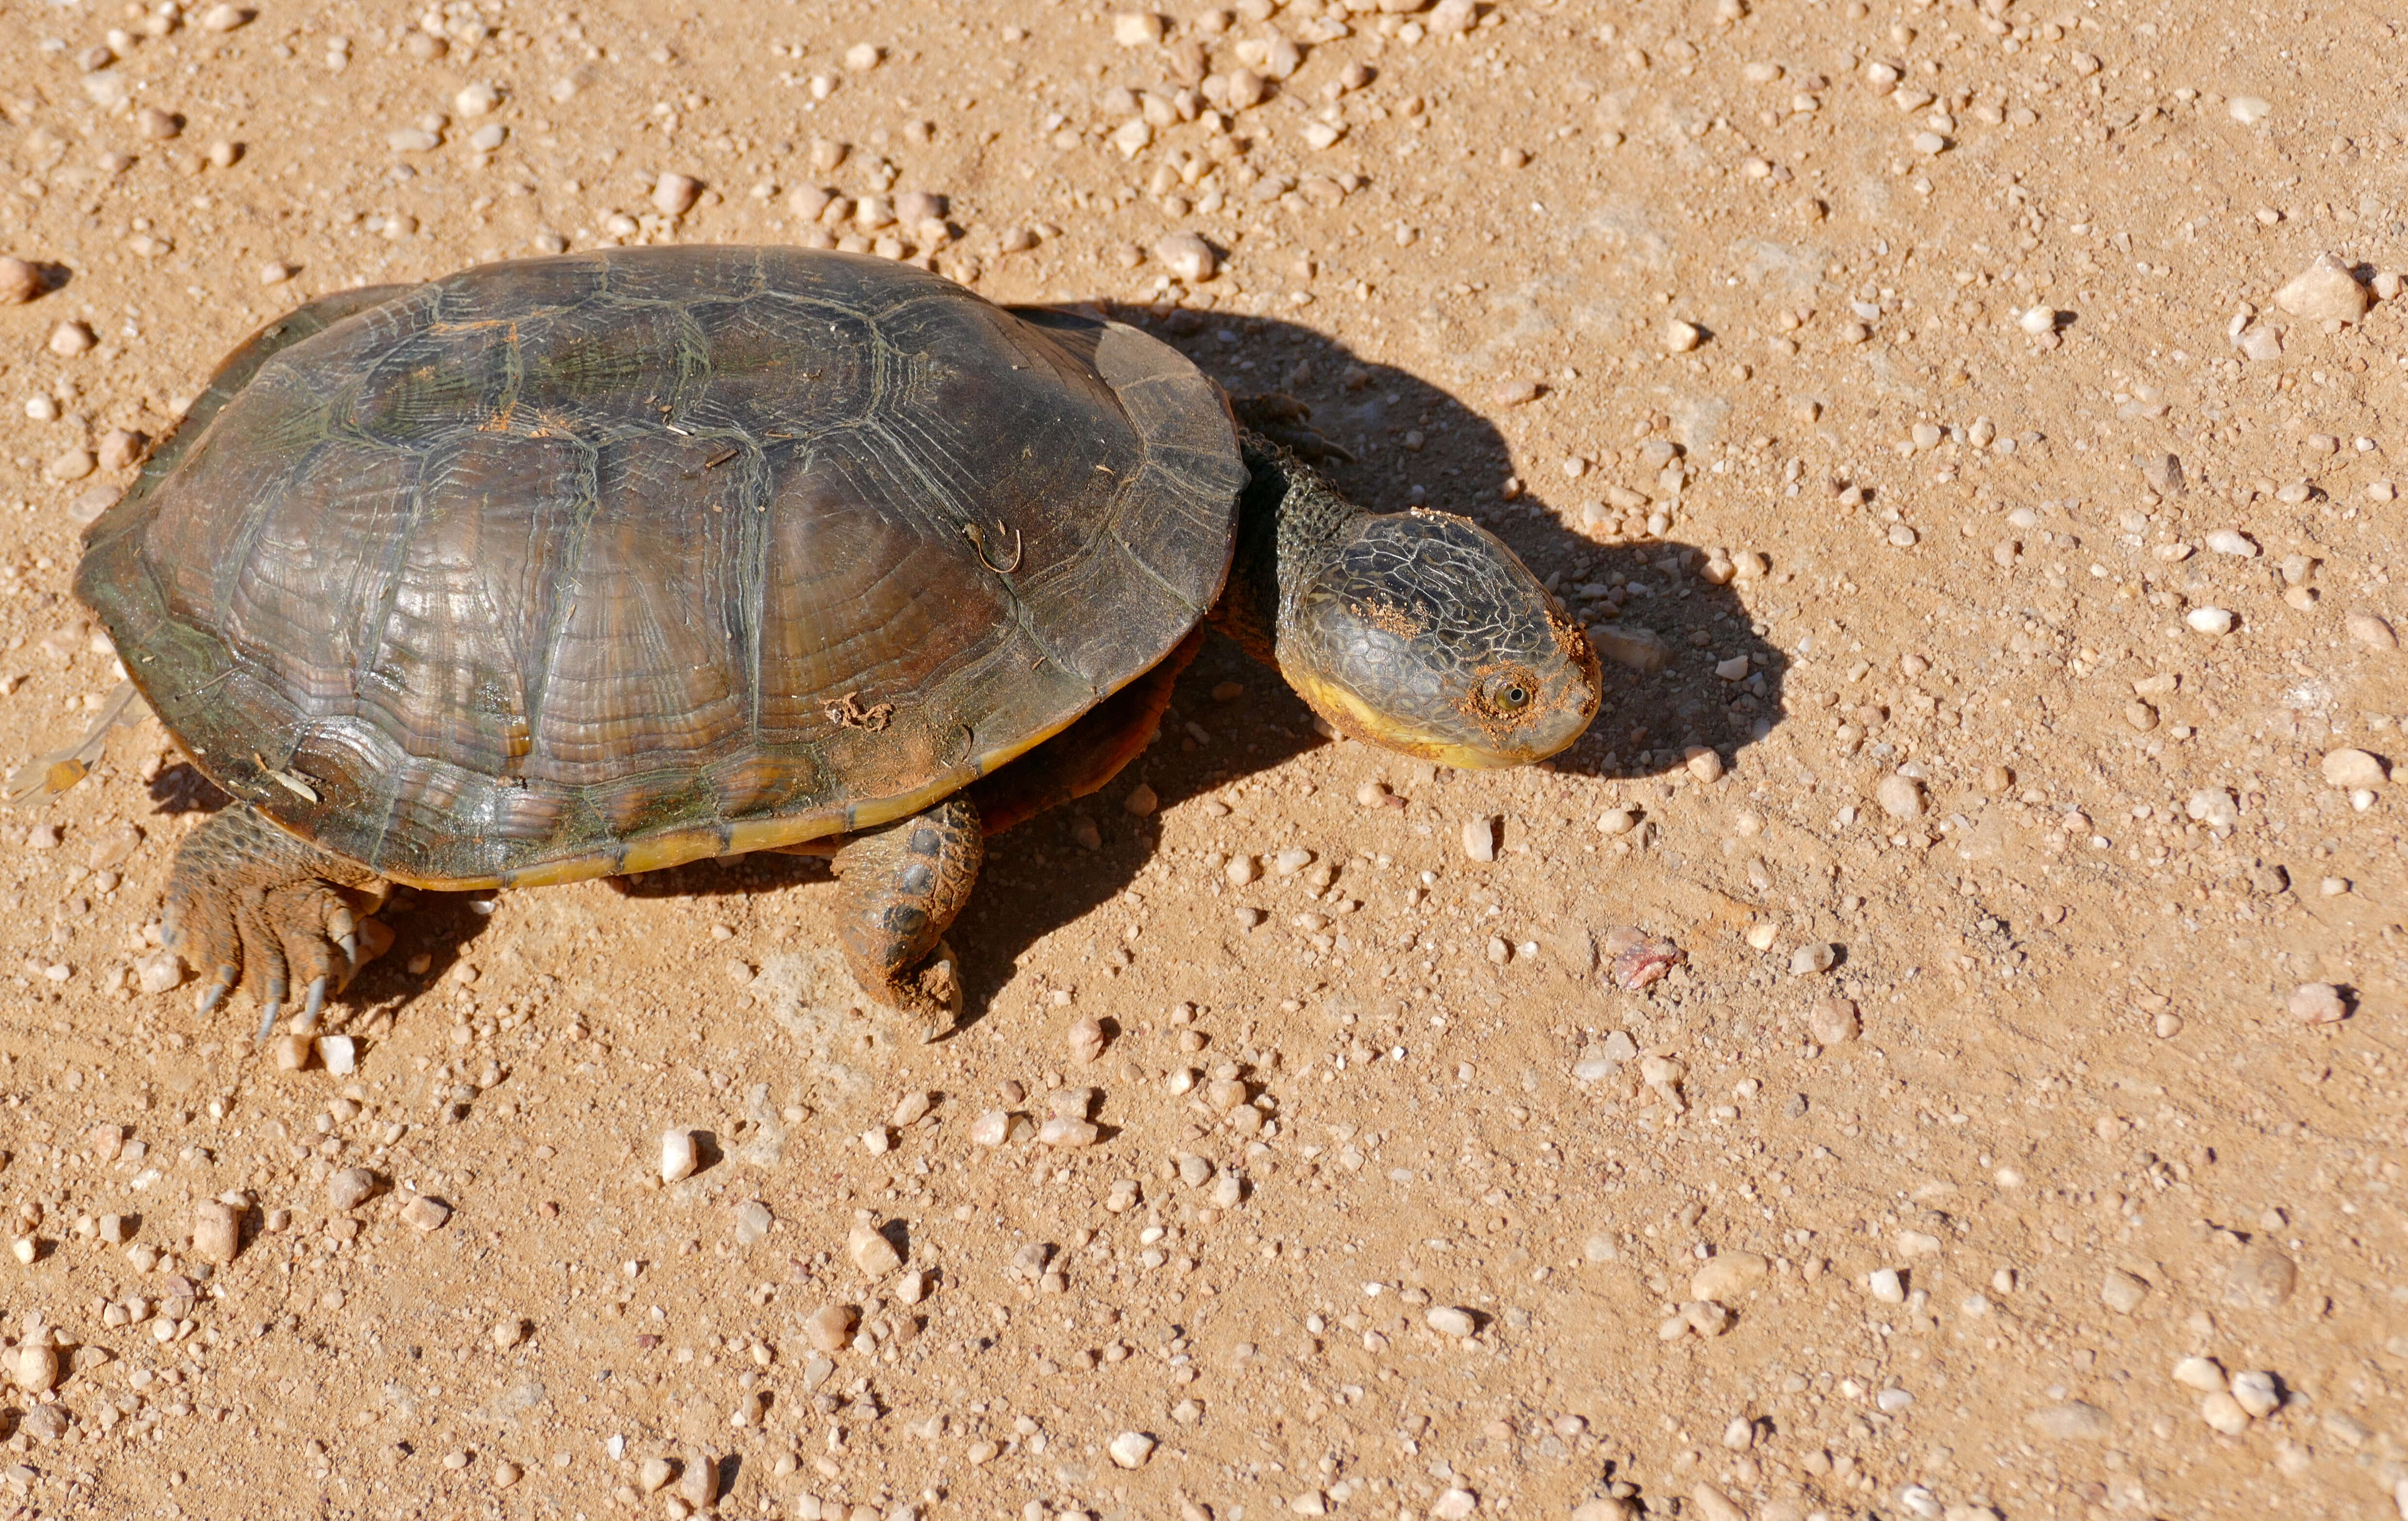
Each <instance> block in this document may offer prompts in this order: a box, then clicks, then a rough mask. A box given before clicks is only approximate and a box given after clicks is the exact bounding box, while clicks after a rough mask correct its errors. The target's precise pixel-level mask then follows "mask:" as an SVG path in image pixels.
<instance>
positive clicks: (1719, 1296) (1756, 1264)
mask: <svg viewBox="0 0 2408 1521" xmlns="http://www.w3.org/2000/svg"><path fill="white" fill-rule="evenodd" d="M1771 1271H1772V1264H1771V1263H1770V1262H1769V1261H1767V1260H1765V1259H1764V1258H1763V1257H1761V1256H1757V1255H1756V1253H1754V1252H1725V1253H1723V1254H1722V1255H1720V1256H1713V1257H1709V1258H1708V1259H1707V1260H1706V1265H1705V1266H1704V1267H1702V1268H1699V1270H1697V1272H1696V1273H1694V1274H1692V1275H1691V1276H1690V1279H1689V1297H1690V1298H1691V1299H1713V1300H1717V1301H1720V1302H1722V1303H1726V1304H1727V1303H1729V1302H1730V1301H1731V1300H1733V1299H1738V1298H1739V1297H1740V1296H1741V1295H1742V1294H1744V1293H1746V1292H1747V1291H1748V1290H1749V1289H1752V1288H1755V1287H1756V1286H1757V1285H1758V1284H1762V1283H1763V1282H1764V1281H1765V1280H1766V1279H1767V1278H1768V1277H1769V1276H1770V1274H1771Z"/></svg>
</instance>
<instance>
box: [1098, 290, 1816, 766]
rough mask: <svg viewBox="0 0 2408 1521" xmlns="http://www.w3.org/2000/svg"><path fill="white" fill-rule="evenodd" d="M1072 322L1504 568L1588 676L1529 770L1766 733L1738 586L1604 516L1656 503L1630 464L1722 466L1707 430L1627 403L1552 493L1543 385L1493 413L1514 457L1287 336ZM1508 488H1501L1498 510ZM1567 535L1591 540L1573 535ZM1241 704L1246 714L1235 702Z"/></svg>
mask: <svg viewBox="0 0 2408 1521" xmlns="http://www.w3.org/2000/svg"><path fill="white" fill-rule="evenodd" d="M1081 310H1084V311H1087V312H1090V313H1095V312H1100V313H1102V314H1103V315H1108V316H1111V317H1112V318H1114V319H1116V320H1118V321H1122V322H1126V323H1131V324H1132V325H1135V326H1139V327H1141V328H1143V329H1145V330H1146V331H1148V332H1150V333H1153V334H1154V336H1156V337H1160V338H1162V339H1164V340H1165V341H1167V342H1168V343H1170V344H1171V345H1172V346H1173V347H1175V348H1177V349H1179V350H1180V351H1181V352H1183V353H1185V354H1186V355H1187V356H1188V357H1189V358H1190V359H1192V360H1194V361H1195V362H1196V364H1197V366H1198V367H1199V368H1201V369H1202V370H1203V371H1204V372H1205V373H1206V374H1208V375H1210V376H1211V377H1212V379H1213V380H1216V381H1218V382H1219V383H1220V384H1221V385H1222V387H1223V388H1224V389H1226V390H1227V391H1228V392H1229V393H1230V394H1231V395H1250V394H1257V393H1266V392H1272V393H1280V394H1283V395H1288V396H1292V397H1294V398H1295V399H1296V400H1297V401H1298V402H1301V403H1303V404H1304V406H1305V408H1306V409H1308V410H1309V414H1310V415H1309V418H1308V420H1307V425H1308V426H1309V427H1310V428H1311V429H1312V431H1314V432H1317V433H1319V434H1320V435H1322V436H1323V438H1326V440H1327V441H1328V442H1330V443H1332V444H1335V445H1336V446H1338V448H1339V449H1340V450H1341V451H1343V452H1344V453H1345V454H1347V455H1351V456H1352V458H1351V459H1345V458H1332V459H1329V460H1326V461H1325V462H1323V464H1322V466H1321V467H1322V469H1323V470H1324V471H1325V473H1326V474H1327V475H1328V476H1329V477H1330V479H1331V481H1333V482H1334V483H1335V484H1336V485H1337V486H1338V487H1339V488H1340V490H1341V491H1342V492H1344V493H1345V494H1346V495H1348V496H1349V497H1350V498H1351V499H1352V500H1354V501H1355V502H1357V503H1360V504H1361V505H1362V506H1364V507H1366V508H1369V509H1373V510H1375V511H1396V510H1399V509H1405V508H1411V507H1428V508H1435V509H1439V510H1441V511H1446V512H1454V513H1458V514H1460V515H1462V516H1464V517H1468V518H1470V519H1472V520H1473V521H1474V522H1476V523H1478V524H1480V525H1481V526H1483V527H1484V528H1486V529H1488V530H1489V531H1490V532H1491V533H1494V534H1495V535H1497V537H1498V538H1500V539H1502V540H1504V542H1505V543H1506V544H1507V546H1509V547H1510V548H1512V550H1513V552H1515V553H1516V554H1518V555H1520V556H1521V558H1522V560H1523V563H1524V564H1526V565H1527V566H1528V567H1530V568H1531V570H1532V571H1533V572H1535V573H1536V574H1537V575H1538V577H1539V578H1540V579H1541V581H1545V582H1546V583H1547V585H1548V587H1549V589H1550V590H1552V591H1554V592H1555V594H1556V595H1557V596H1558V597H1560V598H1561V599H1562V600H1563V601H1564V602H1565V604H1566V605H1567V607H1568V608H1569V609H1570V611H1571V612H1572V613H1573V615H1574V616H1575V618H1576V619H1578V620H1579V621H1581V622H1584V623H1585V624H1587V625H1588V626H1589V628H1590V630H1591V632H1592V635H1593V636H1594V637H1596V639H1597V641H1598V646H1599V655H1600V660H1599V665H1600V667H1601V668H1602V670H1603V674H1604V696H1603V700H1602V701H1601V702H1600V704H1599V705H1598V717H1597V720H1596V721H1595V722H1594V723H1592V724H1591V725H1589V730H1588V733H1587V734H1585V735H1584V736H1583V737H1582V738H1581V739H1580V740H1579V741H1578V742H1577V743H1575V744H1574V745H1572V746H1571V747H1570V749H1568V750H1566V751H1564V752H1563V753H1560V754H1558V755H1555V756H1554V757H1553V758H1551V759H1549V760H1547V761H1544V762H1541V765H1542V766H1543V767H1544V768H1547V769H1549V770H1553V771H1555V772H1559V773H1563V774H1567V775H1571V776H1585V777H1596V778H1616V779H1638V778H1645V777H1650V776H1656V775H1660V774H1663V773H1665V772H1669V771H1670V770H1672V769H1674V768H1678V767H1680V766H1682V765H1683V764H1684V761H1685V760H1686V758H1687V757H1688V755H1689V754H1690V753H1691V752H1692V751H1694V750H1695V749H1697V748H1699V747H1706V748H1711V749H1713V750H1714V751H1716V752H1718V753H1720V754H1721V756H1722V758H1723V760H1724V761H1725V762H1726V763H1730V762H1734V761H1736V760H1737V759H1738V758H1739V756H1740V754H1741V753H1742V752H1743V751H1745V750H1746V749H1747V748H1748V747H1750V746H1752V745H1754V744H1756V742H1757V741H1759V740H1761V739H1765V738H1766V737H1767V736H1769V735H1770V733H1771V732H1772V730H1773V729H1774V728H1775V727H1776V726H1777V725H1779V724H1780V723H1781V721H1782V719H1783V717H1784V712H1783V706H1784V703H1783V696H1784V687H1785V682H1786V679H1787V676H1788V671H1789V666H1790V661H1789V658H1788V656H1787V654H1786V653H1785V652H1784V651H1782V650H1781V649H1780V648H1779V647H1778V646H1776V645H1775V644H1773V643H1772V642H1771V639H1770V628H1769V626H1768V625H1767V624H1765V623H1764V622H1762V621H1760V620H1758V619H1757V618H1756V617H1755V616H1754V615H1753V614H1751V612H1750V611H1749V610H1748V608H1747V605H1746V601H1745V599H1744V596H1743V595H1742V588H1743V585H1744V583H1742V582H1736V581H1732V582H1727V583H1725V584H1721V585H1717V584H1715V583H1714V582H1713V581H1711V580H1709V579H1708V578H1707V575H1706V570H1707V567H1708V566H1709V564H1710V563H1711V551H1712V549H1713V546H1708V545H1702V544H1698V543H1693V542H1689V541H1686V540H1684V539H1682V538H1676V537H1667V536H1665V535H1659V534H1651V533H1648V532H1647V531H1645V529H1644V527H1643V524H1642V519H1643V509H1640V510H1634V509H1617V508H1614V507H1612V506H1611V505H1610V504H1611V502H1612V500H1613V499H1615V498H1616V494H1617V493H1621V492H1627V491H1628V490H1630V489H1631V487H1630V485H1619V484H1616V482H1617V481H1627V482H1630V483H1632V484H1635V485H1639V486H1641V488H1642V489H1643V491H1644V493H1645V494H1646V495H1654V496H1660V495H1662V491H1661V489H1660V488H1659V487H1658V486H1657V485H1656V482H1655V481H1654V476H1655V475H1656V473H1657V472H1658V471H1660V470H1661V468H1662V466H1656V465H1652V464H1649V463H1645V462H1646V461H1649V460H1652V459H1654V458H1656V457H1658V456H1661V455H1663V454H1664V453H1666V452H1668V451H1669V452H1670V459H1671V461H1672V462H1673V463H1677V464H1679V465H1681V466H1684V468H1686V469H1687V470H1688V471H1689V472H1690V474H1691V475H1692V476H1697V475H1700V474H1705V473H1709V472H1711V470H1712V467H1713V465H1714V464H1715V463H1718V462H1720V461H1721V460H1722V459H1723V458H1724V455H1723V453H1722V450H1721V443H1722V440H1720V439H1719V438H1714V437H1713V436H1712V435H1713V426H1712V424H1711V423H1697V422H1693V423H1690V424H1689V425H1687V426H1685V427H1683V426H1676V425H1675V423H1674V422H1673V419H1672V418H1671V417H1670V416H1669V415H1667V414H1666V413H1664V412H1662V411H1659V410H1657V409H1656V398H1655V396H1654V395H1653V394H1652V393H1649V392H1642V391H1640V390H1639V389H1638V388H1636V387H1634V388H1632V390H1631V391H1630V393H1629V394H1628V395H1629V398H1630V399H1629V400H1628V401H1627V403H1624V404H1618V405H1617V406H1616V407H1615V408H1614V409H1613V412H1612V413H1611V414H1610V417H1609V422H1608V423H1607V424H1606V427H1605V429H1604V430H1603V435H1602V437H1603V438H1606V439H1613V438H1622V439H1625V440H1627V442H1628V444H1629V445H1630V447H1629V448H1628V449H1627V450H1623V451H1621V453H1624V454H1628V455H1630V456H1632V457H1631V458H1629V459H1627V460H1625V459H1621V458H1619V457H1618V456H1616V452H1615V451H1613V450H1611V449H1609V448H1608V447H1607V446H1606V445H1605V444H1604V443H1603V442H1600V443H1598V444H1596V445H1594V446H1584V447H1594V448H1596V449H1597V450H1598V453H1599V454H1600V455H1606V456H1609V457H1607V458H1601V459H1599V460H1598V462H1597V464H1596V465H1595V466H1594V467H1592V468H1591V469H1590V470H1589V471H1588V472H1587V473H1586V474H1584V475H1583V476H1582V477H1580V478H1578V479H1577V480H1572V481H1567V479H1566V477H1565V476H1564V475H1563V474H1562V473H1561V472H1560V470H1559V469H1558V468H1557V466H1558V464H1559V461H1558V459H1557V458H1556V457H1555V456H1554V454H1553V453H1552V452H1549V453H1548V454H1547V455H1546V457H1544V458H1541V457H1539V456H1538V454H1537V451H1538V450H1540V449H1541V448H1542V447H1544V446H1543V445H1542V444H1541V432H1540V428H1541V426H1542V425H1543V423H1544V422H1545V417H1544V412H1545V409H1548V408H1549V407H1551V406H1553V405H1555V392H1554V391H1553V389H1552V387H1551V386H1550V385H1549V384H1546V383H1536V384H1535V390H1536V393H1537V394H1536V395H1535V396H1533V397H1531V398H1530V399H1528V400H1526V401H1522V402H1519V403H1517V404H1514V405H1513V406H1511V407H1499V408H1498V409H1497V410H1498V411H1499V412H1502V413H1504V414H1506V415H1509V416H1512V417H1516V418H1517V419H1523V420H1527V423H1529V424H1531V426H1530V433H1529V438H1530V442H1529V444H1528V446H1527V447H1526V448H1524V449H1516V448H1515V446H1514V445H1513V443H1512V441H1511V440H1509V439H1508V438H1507V437H1506V436H1505V433H1504V432H1503V431H1502V430H1500V428H1499V427H1498V424H1497V423H1495V422H1494V421H1492V420H1491V419H1490V418H1489V417H1488V416H1486V415H1484V413H1483V411H1482V410H1480V409H1478V408H1476V407H1475V406H1474V405H1473V404H1472V403H1471V402H1470V401H1469V400H1467V399H1466V398H1465V397H1463V396H1460V395H1456V394H1455V392H1453V391H1450V390H1449V389H1447V388H1446V387H1445V386H1443V385H1441V384H1439V383H1437V382H1435V381H1433V380H1427V379H1425V378H1423V377H1422V376H1419V375H1416V374H1414V373H1412V371H1410V370H1406V369H1401V368H1398V366H1393V365H1387V364H1383V363H1381V362H1380V361H1378V360H1375V359H1371V358H1369V357H1368V356H1366V355H1363V354H1360V353H1358V352H1355V350H1354V349H1352V348H1350V347H1349V346H1347V345H1346V344H1345V343H1343V342H1341V341H1340V340H1339V339H1338V338H1335V337H1331V336H1329V335H1327V334H1326V333H1321V332H1317V331H1315V330H1313V329H1312V328H1310V327H1305V326H1302V325H1300V324H1298V323H1292V322H1287V321H1284V320H1283V319H1280V318H1276V317H1250V316H1244V315H1240V314H1238V313H1234V312H1218V311H1216V312H1201V311H1196V310H1192V309H1153V308H1146V307H1113V306H1101V307H1096V306H1090V307H1086V308H1081ZM1482 383H1484V384H1493V383H1494V380H1493V379H1489V380H1484V381H1483V382H1482ZM1583 383H1588V384H1594V383H1596V382H1594V381H1590V382H1583ZM1649 445H1653V446H1655V448H1654V452H1653V453H1652V454H1651V453H1650V452H1648V448H1647V446H1649ZM1642 477H1643V478H1644V479H1643V480H1642ZM1509 479H1514V480H1517V481H1519V485H1518V487H1517V488H1516V492H1515V495H1512V498H1511V499H1508V497H1507V495H1506V491H1505V482H1506V481H1508V480H1509ZM1619 499H1621V500H1626V501H1627V500H1630V498H1629V497H1627V496H1622V497H1620V498H1619ZM1677 515H1678V514H1677V513H1676V514H1675V516H1677ZM1583 524H1596V525H1598V528H1597V529H1596V531H1593V532H1584V531H1583V527H1582V525H1583ZM1605 524H1614V525H1615V526H1613V527H1612V528H1606V527H1604V526H1603V525H1605ZM1626 529H1627V530H1630V531H1627V532H1626V531H1624V530H1626ZM1765 537H1766V538H1770V537H1771V536H1770V534H1767V535H1765ZM1767 569H1768V571H1769V573H1770V575H1772V576H1774V577H1776V578H1777V577H1780V576H1783V575H1785V574H1787V573H1788V572H1789V569H1790V567H1787V566H1785V565H1782V564H1779V563H1778V556H1777V555H1776V556H1775V557H1774V563H1772V564H1770V565H1769V566H1768V567H1767ZM1269 685H1270V686H1272V687H1276V688H1277V689H1278V695H1279V696H1284V697H1285V698H1286V700H1287V702H1288V704H1289V705H1291V707H1292V709H1293V710H1294V711H1297V712H1301V711H1302V710H1303V705H1302V704H1301V703H1300V702H1297V700H1296V699H1295V698H1294V696H1292V695H1291V694H1288V693H1287V689H1286V688H1285V686H1284V685H1283V683H1281V682H1278V681H1277V679H1276V678H1272V679H1271V681H1270V682H1269ZM1249 706H1250V707H1253V706H1255V703H1254V700H1253V698H1252V696H1251V695H1250V701H1249ZM1289 716H1290V715H1289V713H1287V712H1283V711H1282V710H1281V709H1280V705H1279V703H1278V702H1277V701H1276V700H1274V701H1272V702H1271V703H1270V704H1269V707H1268V709H1267V710H1264V717H1265V718H1266V719H1267V720H1269V722H1271V723H1273V724H1283V723H1285V722H1286V721H1287V720H1288V718H1289Z"/></svg>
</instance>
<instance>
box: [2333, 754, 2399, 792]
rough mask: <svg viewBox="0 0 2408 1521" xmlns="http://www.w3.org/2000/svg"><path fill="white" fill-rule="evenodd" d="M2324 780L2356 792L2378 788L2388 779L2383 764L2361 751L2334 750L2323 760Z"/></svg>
mask: <svg viewBox="0 0 2408 1521" xmlns="http://www.w3.org/2000/svg"><path fill="white" fill-rule="evenodd" d="M2324 773H2325V780H2326V781H2327V782H2331V783H2332V784H2333V785H2334V786H2336V787H2341V788H2344V789H2348V790H2353V791H2354V790H2356V789H2358V788H2360V787H2379V786H2381V785H2383V784H2384V783H2385V782H2387V781H2389V780H2390V777H2389V776H2388V775H2387V774H2386V772H2385V770H2384V768H2383V762H2382V761H2380V760H2378V759H2377V758H2375V757H2374V756H2373V755H2371V754H2369V753H2367V752H2365V751H2363V750H2336V751H2333V752H2331V753H2329V754H2327V755H2326V756H2325V758H2324Z"/></svg>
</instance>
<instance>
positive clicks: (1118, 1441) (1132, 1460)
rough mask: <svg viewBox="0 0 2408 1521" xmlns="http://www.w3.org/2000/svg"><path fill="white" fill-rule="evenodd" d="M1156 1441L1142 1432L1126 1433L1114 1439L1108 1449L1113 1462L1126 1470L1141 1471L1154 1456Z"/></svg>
mask: <svg viewBox="0 0 2408 1521" xmlns="http://www.w3.org/2000/svg"><path fill="white" fill-rule="evenodd" d="M1106 1450H1107V1451H1109V1452H1110V1453H1111V1455H1112V1461H1113V1462H1114V1463H1115V1464H1117V1465H1119V1466H1120V1467H1122V1468H1125V1469H1141V1468H1143V1467H1145V1465H1146V1462H1147V1460H1148V1459H1150V1458H1152V1457H1153V1456H1154V1439H1153V1438H1152V1437H1150V1436H1147V1435H1146V1434H1145V1433H1144V1432H1142V1431H1124V1432H1122V1433H1121V1434H1120V1435H1119V1436H1116V1437H1114V1438H1112V1440H1111V1445H1110V1446H1109V1447H1108V1448H1107V1449H1106Z"/></svg>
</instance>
